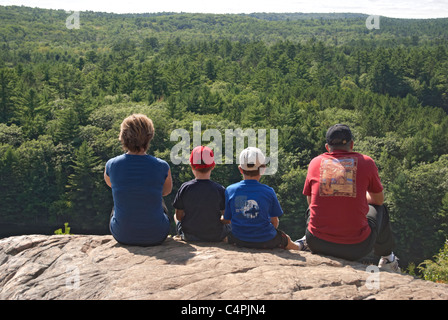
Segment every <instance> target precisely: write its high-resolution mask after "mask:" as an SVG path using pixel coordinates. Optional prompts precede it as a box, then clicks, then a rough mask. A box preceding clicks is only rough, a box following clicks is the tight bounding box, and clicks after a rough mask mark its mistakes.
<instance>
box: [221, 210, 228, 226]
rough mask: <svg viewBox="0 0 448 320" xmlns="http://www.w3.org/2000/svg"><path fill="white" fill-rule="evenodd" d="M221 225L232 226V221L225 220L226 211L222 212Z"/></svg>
mask: <svg viewBox="0 0 448 320" xmlns="http://www.w3.org/2000/svg"><path fill="white" fill-rule="evenodd" d="M221 223H222V224H230V220H226V219H224V210H221Z"/></svg>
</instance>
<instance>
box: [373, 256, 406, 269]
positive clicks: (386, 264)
mask: <svg viewBox="0 0 448 320" xmlns="http://www.w3.org/2000/svg"><path fill="white" fill-rule="evenodd" d="M378 268H380V270H382V271H383V270H384V271H392V272H397V273H401V270H400V267H399V266H398V258H397V257H394V260H393V261H389V259H387V258H381V259H380V262H379V263H378Z"/></svg>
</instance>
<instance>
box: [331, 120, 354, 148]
mask: <svg viewBox="0 0 448 320" xmlns="http://www.w3.org/2000/svg"><path fill="white" fill-rule="evenodd" d="M326 138H327V143H328V144H329V145H330V146H337V145H343V144H346V143H347V142H349V141H351V140H353V135H352V132H351V130H350V128H349V127H348V126H347V125H345V124H335V125H334V126H331V127H330V128H329V129H328V131H327V136H326Z"/></svg>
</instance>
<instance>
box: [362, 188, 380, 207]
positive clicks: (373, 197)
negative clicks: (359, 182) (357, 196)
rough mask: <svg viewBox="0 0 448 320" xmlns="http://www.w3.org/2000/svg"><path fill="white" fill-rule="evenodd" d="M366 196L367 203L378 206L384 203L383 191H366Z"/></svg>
mask: <svg viewBox="0 0 448 320" xmlns="http://www.w3.org/2000/svg"><path fill="white" fill-rule="evenodd" d="M366 198H367V203H368V204H373V205H377V206H380V205H382V204H383V203H384V192H383V191H381V192H378V193H372V192H368V191H367V192H366Z"/></svg>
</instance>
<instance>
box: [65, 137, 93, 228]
mask: <svg viewBox="0 0 448 320" xmlns="http://www.w3.org/2000/svg"><path fill="white" fill-rule="evenodd" d="M100 162H101V160H100V159H99V158H98V157H97V156H95V154H94V152H93V149H92V148H91V147H90V146H89V145H88V144H87V142H86V141H84V142H83V143H82V144H81V146H80V147H79V149H78V150H76V151H75V156H74V159H73V165H71V167H72V169H73V173H72V174H71V175H70V176H69V177H68V185H67V193H68V197H67V198H68V200H69V201H70V202H71V208H72V214H73V218H74V219H82V221H80V223H83V222H86V221H89V220H90V219H93V218H94V217H95V215H96V213H97V209H98V207H99V206H100V205H101V204H100V203H98V197H97V194H98V189H99V188H98V181H101V179H100Z"/></svg>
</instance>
